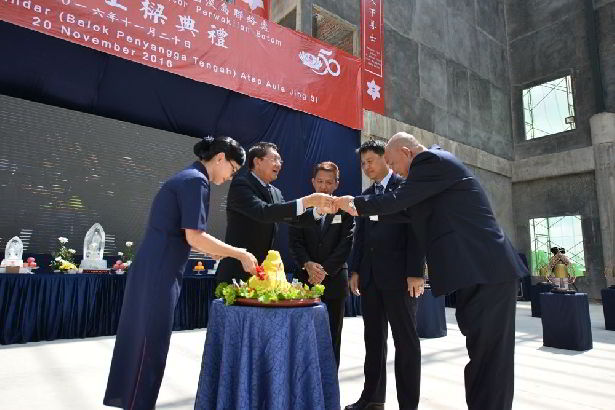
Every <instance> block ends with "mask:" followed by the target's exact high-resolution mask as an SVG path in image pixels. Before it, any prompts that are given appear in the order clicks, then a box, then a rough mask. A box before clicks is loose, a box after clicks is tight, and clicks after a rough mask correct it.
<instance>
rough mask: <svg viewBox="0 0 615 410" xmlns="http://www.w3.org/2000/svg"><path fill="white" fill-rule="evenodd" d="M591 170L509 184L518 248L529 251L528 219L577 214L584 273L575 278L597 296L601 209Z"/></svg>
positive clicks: (600, 265) (600, 277) (601, 280)
mask: <svg viewBox="0 0 615 410" xmlns="http://www.w3.org/2000/svg"><path fill="white" fill-rule="evenodd" d="M595 184H596V182H595V178H594V173H593V172H588V173H584V174H576V175H568V176H563V177H558V178H548V179H538V180H533V181H527V182H520V183H515V184H513V186H512V203H513V209H514V219H515V229H516V231H517V238H516V239H517V243H518V246H519V249H520V250H521V251H522V252H525V254H526V255H529V254H530V249H531V247H530V229H529V220H530V219H532V218H545V217H553V216H564V215H580V216H581V226H582V230H583V242H584V251H585V264H586V269H587V270H586V276H585V277H584V278H581V279H579V280H578V282H577V286H578V288H579V289H580V290H581V291H585V292H588V293H589V294H590V296H591V297H593V298H598V297H600V296H599V295H600V289H601V288H603V287H604V285H605V280H604V276H603V275H602V272H603V259H602V238H601V233H600V213H599V209H598V205H597V199H596V187H595Z"/></svg>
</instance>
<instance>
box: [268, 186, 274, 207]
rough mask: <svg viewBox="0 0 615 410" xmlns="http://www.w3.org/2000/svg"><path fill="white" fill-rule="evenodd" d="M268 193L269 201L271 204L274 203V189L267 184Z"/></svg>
mask: <svg viewBox="0 0 615 410" xmlns="http://www.w3.org/2000/svg"><path fill="white" fill-rule="evenodd" d="M267 192H269V199H270V200H271V203H273V188H272V187H271V185H270V184H267Z"/></svg>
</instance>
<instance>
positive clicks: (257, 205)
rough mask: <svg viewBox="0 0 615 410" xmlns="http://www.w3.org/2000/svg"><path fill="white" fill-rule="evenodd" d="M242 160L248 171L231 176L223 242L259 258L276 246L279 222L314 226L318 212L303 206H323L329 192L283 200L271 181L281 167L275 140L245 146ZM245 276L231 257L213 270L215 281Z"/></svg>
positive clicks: (316, 223)
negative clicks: (247, 148) (246, 150)
mask: <svg viewBox="0 0 615 410" xmlns="http://www.w3.org/2000/svg"><path fill="white" fill-rule="evenodd" d="M246 162H247V164H248V167H249V171H248V172H244V173H243V174H242V175H240V176H237V177H235V178H234V179H233V182H232V183H231V186H230V188H229V191H228V196H227V200H226V215H227V226H226V237H225V242H226V243H228V244H233V246H235V247H238V248H245V249H246V250H248V252H250V253H251V254H253V255H254V256H255V257H256V259H257V260H258V261H259V262H262V261H263V260H264V259H265V256H267V252H268V251H269V250H270V249H278V247H277V244H276V243H275V242H276V233H277V230H278V223H279V222H285V223H288V224H292V225H298V226H316V225H318V224H319V223H320V218H321V215H320V214H319V213H318V212H317V211H316V210H308V211H307V212H306V210H307V209H308V208H312V207H313V208H316V207H320V208H322V209H323V210H327V208H330V207H331V202H332V199H331V197H330V196H329V195H325V194H319V193H314V194H311V195H308V196H305V197H303V198H299V199H297V200H295V201H288V202H285V201H284V198H283V197H282V193H281V192H280V190H279V189H278V188H276V187H274V186H273V185H271V182H273V181H275V179H276V178H277V177H278V174H279V172H280V170H281V169H282V159H281V157H280V154H279V153H278V150H277V147H276V145H275V144H272V143H269V142H260V143H257V144H255V145H254V146H252V148H250V149H249V150H248V155H247V158H246ZM249 277H250V275H249V274H247V273H245V272H244V271H243V269H242V267H241V263H239V262H238V261H237V260H236V259H232V258H225V259H223V260H222V261H221V262H220V265H219V266H218V270H217V271H216V281H217V282H218V283H221V282H226V283H231V282H232V281H233V279H236V280H237V281H239V280H244V281H247V280H248V279H249Z"/></svg>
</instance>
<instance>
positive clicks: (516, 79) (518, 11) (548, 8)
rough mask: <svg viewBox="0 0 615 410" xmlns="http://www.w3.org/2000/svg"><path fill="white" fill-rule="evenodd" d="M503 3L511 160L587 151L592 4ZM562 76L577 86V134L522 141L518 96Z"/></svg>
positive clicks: (592, 96) (563, 0) (562, 0)
mask: <svg viewBox="0 0 615 410" xmlns="http://www.w3.org/2000/svg"><path fill="white" fill-rule="evenodd" d="M506 1H507V5H506V21H507V30H508V40H509V47H510V82H511V91H512V128H513V138H514V142H515V159H519V158H527V157H529V156H536V155H542V154H547V153H554V152H562V151H567V150H570V149H575V148H581V147H585V146H590V145H591V136H590V132H589V118H590V117H591V116H592V115H593V114H595V113H596V110H597V106H596V97H597V95H596V93H597V92H598V93H599V92H600V91H599V90H596V86H595V80H597V79H596V78H595V76H594V71H593V70H594V67H595V64H596V63H597V62H593V61H592V53H591V51H592V47H595V46H596V45H595V40H596V39H595V36H594V33H593V25H592V23H593V22H592V20H591V18H588V15H587V11H588V10H587V7H592V5H591V3H588V2H587V0H557V1H535V0H506ZM591 13H592V10H590V15H591ZM566 75H572V76H573V79H574V83H575V86H574V103H575V114H576V130H573V131H567V132H563V133H560V134H555V135H551V136H547V137H542V138H538V139H534V140H530V141H526V140H525V130H524V122H523V102H522V96H521V92H522V90H523V89H524V88H527V87H529V86H532V85H537V84H539V83H542V82H545V81H549V80H552V79H555V78H558V77H563V76H566Z"/></svg>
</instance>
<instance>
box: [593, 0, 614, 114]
mask: <svg viewBox="0 0 615 410" xmlns="http://www.w3.org/2000/svg"><path fill="white" fill-rule="evenodd" d="M594 6H595V10H596V31H597V33H598V38H599V43H598V45H599V52H600V72H601V74H602V86H603V91H604V103H605V108H606V111H608V112H615V47H614V44H615V30H614V27H615V0H594Z"/></svg>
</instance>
